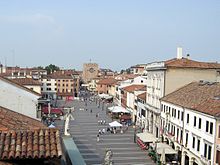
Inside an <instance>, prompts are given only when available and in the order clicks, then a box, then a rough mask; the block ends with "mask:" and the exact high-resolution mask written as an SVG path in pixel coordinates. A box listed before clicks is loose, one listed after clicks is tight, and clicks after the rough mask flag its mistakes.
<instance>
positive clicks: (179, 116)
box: [177, 111, 180, 119]
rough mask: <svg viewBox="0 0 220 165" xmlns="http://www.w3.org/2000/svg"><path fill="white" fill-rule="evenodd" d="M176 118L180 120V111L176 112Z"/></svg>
mask: <svg viewBox="0 0 220 165" xmlns="http://www.w3.org/2000/svg"><path fill="white" fill-rule="evenodd" d="M177 118H178V119H180V111H178V116H177Z"/></svg>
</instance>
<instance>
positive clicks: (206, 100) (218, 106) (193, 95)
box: [161, 82, 220, 117]
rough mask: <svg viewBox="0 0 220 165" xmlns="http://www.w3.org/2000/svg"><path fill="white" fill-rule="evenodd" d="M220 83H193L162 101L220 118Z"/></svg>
mask: <svg viewBox="0 0 220 165" xmlns="http://www.w3.org/2000/svg"><path fill="white" fill-rule="evenodd" d="M219 96H220V83H219V82H214V83H210V82H192V83H190V84H188V85H186V86H184V87H182V88H180V89H178V90H176V91H174V92H172V93H170V94H168V95H166V96H165V97H163V98H162V99H161V100H162V101H166V102H170V103H172V104H175V105H179V106H182V107H185V108H189V109H193V110H196V111H199V112H202V113H206V114H209V115H212V116H218V117H219V116H220V97H219Z"/></svg>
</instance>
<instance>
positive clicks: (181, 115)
mask: <svg viewBox="0 0 220 165" xmlns="http://www.w3.org/2000/svg"><path fill="white" fill-rule="evenodd" d="M181 121H183V112H182V113H181Z"/></svg>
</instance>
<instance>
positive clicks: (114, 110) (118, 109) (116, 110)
mask: <svg viewBox="0 0 220 165" xmlns="http://www.w3.org/2000/svg"><path fill="white" fill-rule="evenodd" d="M108 109H109V110H110V111H111V112H112V113H129V111H128V110H126V109H125V108H123V107H121V106H113V107H109V108H108Z"/></svg>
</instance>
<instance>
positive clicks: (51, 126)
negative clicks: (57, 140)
mask: <svg viewBox="0 0 220 165" xmlns="http://www.w3.org/2000/svg"><path fill="white" fill-rule="evenodd" d="M48 127H49V128H56V127H55V126H54V125H53V124H50V125H49V126H48Z"/></svg>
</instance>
